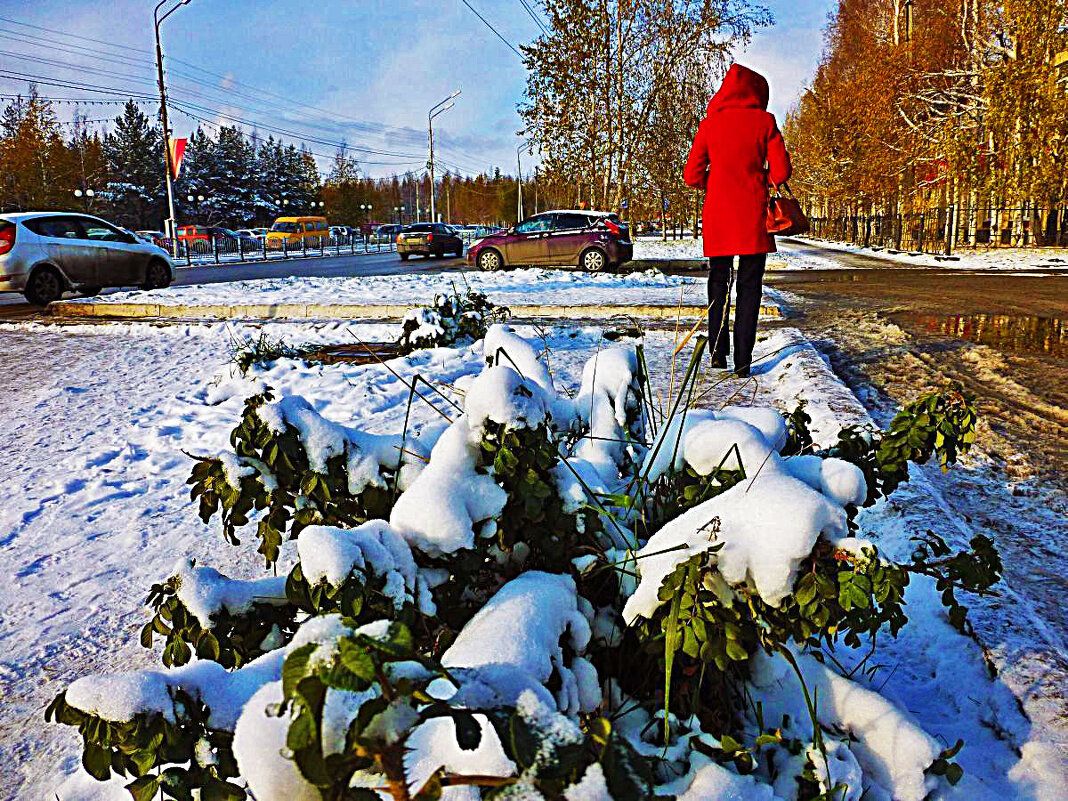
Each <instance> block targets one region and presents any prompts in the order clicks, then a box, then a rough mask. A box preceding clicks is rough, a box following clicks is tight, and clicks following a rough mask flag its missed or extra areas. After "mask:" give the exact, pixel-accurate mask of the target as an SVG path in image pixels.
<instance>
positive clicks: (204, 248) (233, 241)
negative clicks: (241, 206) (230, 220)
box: [176, 225, 256, 253]
mask: <svg viewBox="0 0 1068 801" xmlns="http://www.w3.org/2000/svg"><path fill="white" fill-rule="evenodd" d="M176 238H177V239H178V241H179V242H185V243H186V247H188V248H189V249H190V250H192V251H193V252H194V253H211V251H212V244H211V243H212V241H213V240H214V241H215V242H216V243H217V245H218V247H219V248H220V250H228V249H231V248H232V249H233V250H237V240H238V239H239V238H240V237H239V236H238V234H237V232H236V231H231V230H230V229H229V228H221V227H219V226H217V225H183V226H180V227H179V228H178V234H177V237H176ZM250 242H251V243H252V244H253V245H256V243H255V242H254V241H252V240H250Z"/></svg>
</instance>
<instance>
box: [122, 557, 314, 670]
mask: <svg viewBox="0 0 1068 801" xmlns="http://www.w3.org/2000/svg"><path fill="white" fill-rule="evenodd" d="M146 604H148V605H149V606H151V607H152V608H153V609H154V610H155V614H154V615H153V616H152V619H151V620H150V621H149V622H148V623H146V624H145V625H144V626H143V627H142V628H141V645H143V646H144V647H145V648H151V647H152V644H153V638H152V635H153V634H160V635H162V636H163V637H165V638H166V639H165V643H166V644H165V646H164V648H163V655H162V659H163V664H164V665H166V666H167V667H178V666H180V665H184V664H186V663H187V662H188V661H189V660H190V658H191V657H192V656H193V654H196V657H197V659H210V660H211V661H213V662H218V663H219V664H220V665H222V666H223V667H225V668H239V667H241V666H242V665H244V664H246V663H247V662H250V661H252V660H253V659H256V658H257V657H259V656H262V655H263V654H264V653H266V652H267V651H271V650H274V649H275V648H277V647H278V646H279V645H280V644H282V643H283V642H286V641H288V640H289V638H290V637H291V636H292V634H293V632H294V631H295V630H296V616H297V608H296V607H295V606H293V605H292V604H290V603H288V602H287V600H286V592H285V580H284V579H278V578H267V579H260V580H258V581H235V580H234V579H230V578H227V577H226V576H224V575H222V574H221V573H219V572H218V571H217V570H215V569H214V568H210V567H196V565H195V564H194V561H193V560H191V559H183V560H181V561H179V563H178V564H177V565H176V566H175V570H174V573H173V574H172V575H171V577H170V578H168V579H167V580H166V581H165V582H163V583H161V584H153V585H152V589H151V590H150V591H149V594H148V600H147V601H146Z"/></svg>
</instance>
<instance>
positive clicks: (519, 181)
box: [515, 142, 529, 225]
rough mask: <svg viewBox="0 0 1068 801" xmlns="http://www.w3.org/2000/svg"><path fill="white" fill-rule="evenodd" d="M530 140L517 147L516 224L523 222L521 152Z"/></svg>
mask: <svg viewBox="0 0 1068 801" xmlns="http://www.w3.org/2000/svg"><path fill="white" fill-rule="evenodd" d="M528 144H529V143H528V142H520V144H519V147H517V148H516V149H515V166H516V172H515V181H516V190H517V191H516V201H515V209H516V210H515V224H516V225H519V223H521V222H523V162H522V161H521V160H520V157H519V154H520V153H522V152H523V148H524V147H527V146H528Z"/></svg>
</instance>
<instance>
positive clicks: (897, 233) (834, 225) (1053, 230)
mask: <svg viewBox="0 0 1068 801" xmlns="http://www.w3.org/2000/svg"><path fill="white" fill-rule="evenodd" d="M809 222H810V223H811V226H812V229H811V231H810V233H809V235H810V236H813V237H817V238H820V239H829V240H833V241H836V242H849V243H851V244H854V245H861V246H862V247H880V248H888V249H895V250H907V251H918V252H924V253H940V254H946V255H949V254H951V253H953V252H954V250H960V249H971V248H995V247H1051V246H1053V247H1056V246H1068V206H1030V207H1028V206H1023V207H1017V208H999V209H994V210H991V209H989V208H980V209H975V208H972V207H969V206H966V205H960V206H946V207H942V208H935V209H931V210H930V211H923V212H915V213H910V214H869V215H842V216H839V217H813V218H810V220H809Z"/></svg>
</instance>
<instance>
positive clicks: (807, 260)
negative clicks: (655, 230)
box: [634, 236, 1068, 272]
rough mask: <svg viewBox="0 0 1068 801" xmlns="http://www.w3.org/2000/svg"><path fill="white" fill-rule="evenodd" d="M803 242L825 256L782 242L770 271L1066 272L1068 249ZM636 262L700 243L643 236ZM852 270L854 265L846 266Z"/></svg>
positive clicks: (691, 255)
mask: <svg viewBox="0 0 1068 801" xmlns="http://www.w3.org/2000/svg"><path fill="white" fill-rule="evenodd" d="M803 240H804V241H805V242H811V243H812V244H813V245H815V246H817V247H819V248H824V249H826V250H827V251H830V252H829V253H827V255H825V256H824V255H821V254H818V253H813V252H812V251H811V250H804V251H801V250H798V249H797V248H796V247H795V246H793V245H791V244H789V243H784V244H781V245H780V246H779V252H778V253H769V254H768V265H767V269H768V271H769V272H773V271H780V270H835V269H838V270H840V269H842V262H841V261H839V260H838V259H836V258H834V255H833V254H834V253H835V252H838V253H855V254H860V255H866V256H876V257H878V258H880V259H885V260H887V261H893V262H897V263H899V264H905V265H910V266H912V267H943V268H947V269H956V270H1006V271H1014V272H1015V271H1026V272H1033V271H1036V270H1042V269H1044V268H1051V267H1055V268H1060V269H1068V248H994V249H991V250H978V251H970V250H959V251H956V252H955V253H954V254H953V258H952V259H946V258H944V257H940V256H937V255H935V254H931V253H909V252H903V251H902V252H898V253H891V252H890V251H888V250H886V249H885V248H881V249H873V248H862V247H860V246H858V245H850V244H847V243H845V242H832V241H830V240H827V239H816V238H814V237H803ZM634 258H635V259H663V260H671V259H700V258H703V254H702V251H701V240H700V239H693V238H692V237H689V236H687V237H684V238H683V239H674V240H673V239H669V240H667V241H661V240H660V238H659V237H642V238H640V239H637V240H636V241H635V243H634ZM849 266H850V267H853V266H854V265H849Z"/></svg>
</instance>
